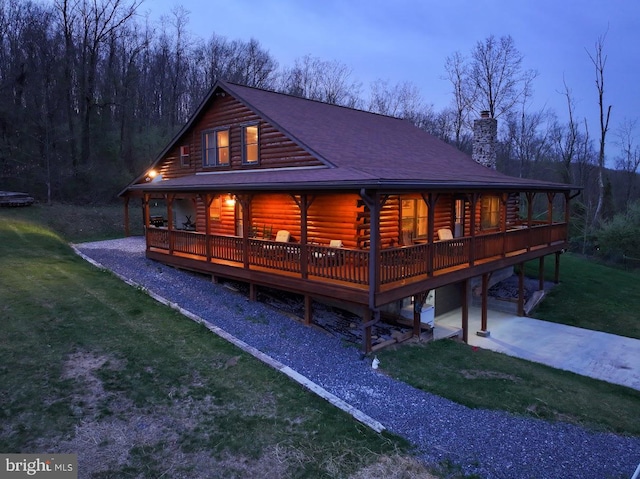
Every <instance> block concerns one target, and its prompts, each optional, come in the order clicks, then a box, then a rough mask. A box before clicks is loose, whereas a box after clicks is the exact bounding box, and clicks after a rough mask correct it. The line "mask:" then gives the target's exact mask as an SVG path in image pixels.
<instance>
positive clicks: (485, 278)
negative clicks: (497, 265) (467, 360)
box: [476, 273, 491, 338]
mask: <svg viewBox="0 0 640 479" xmlns="http://www.w3.org/2000/svg"><path fill="white" fill-rule="evenodd" d="M488 299H489V273H484V274H483V275H482V324H481V326H480V331H478V332H477V333H476V334H477V335H478V336H482V337H483V338H486V337H488V336H489V335H490V334H491V333H490V332H489V331H488V330H487V322H488V321H487V313H488V311H487V303H488V302H489V301H488Z"/></svg>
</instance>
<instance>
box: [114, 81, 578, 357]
mask: <svg viewBox="0 0 640 479" xmlns="http://www.w3.org/2000/svg"><path fill="white" fill-rule="evenodd" d="M496 125H497V123H496V120H495V119H493V118H489V117H488V115H487V114H486V113H484V112H483V115H482V117H481V118H480V119H478V120H476V121H475V127H474V135H475V137H474V153H473V155H472V156H469V155H467V154H465V153H463V152H461V151H459V150H457V149H456V148H454V147H453V146H451V145H448V144H447V143H445V142H443V141H441V140H439V139H437V138H436V137H434V136H432V135H430V134H428V133H426V132H424V131H422V130H420V129H419V128H417V127H415V126H414V125H412V124H411V123H410V122H408V121H406V120H402V119H398V118H394V117H389V116H384V115H379V114H374V113H370V112H365V111H361V110H356V109H351V108H346V107H342V106H336V105H330V104H326V103H322V102H318V101H313V100H307V99H303V98H299V97H295V96H291V95H286V94H282V93H276V92H272V91H267V90H262V89H257V88H251V87H246V86H241V85H237V84H232V83H229V82H225V81H218V82H217V83H216V84H215V85H214V86H213V87H212V89H211V90H210V92H209V93H208V94H207V96H206V98H205V99H204V100H203V102H202V103H201V104H200V106H199V107H198V109H197V110H196V112H195V113H194V114H193V116H192V117H191V118H190V120H189V121H188V122H187V123H186V124H185V126H184V127H183V128H182V130H181V131H180V132H179V133H178V134H177V135H176V136H175V137H174V138H173V139H172V140H171V141H170V143H169V144H168V145H167V146H166V148H165V149H164V150H163V151H162V152H161V153H160V154H159V155H158V157H157V159H156V160H155V161H154V162H153V164H152V165H151V166H150V168H149V169H148V170H146V171H145V172H143V173H142V174H141V175H140V176H139V177H137V178H136V179H134V180H133V181H132V182H131V183H130V184H129V185H128V186H127V187H126V188H125V189H124V190H123V191H122V192H121V193H120V196H121V197H122V198H123V199H124V203H125V209H124V211H125V230H126V231H127V234H128V229H129V201H130V199H133V198H137V199H138V200H140V201H141V204H142V208H143V212H144V214H143V218H144V231H145V237H146V255H147V257H148V258H151V259H153V260H156V261H159V262H162V263H165V264H168V265H172V266H174V267H177V268H182V269H187V270H193V271H197V272H201V273H204V274H208V275H211V277H212V279H213V280H214V281H217V280H218V279H220V278H228V279H232V280H235V281H241V282H245V283H247V284H248V285H249V295H250V298H251V299H252V300H255V299H256V297H257V290H258V288H261V287H270V288H274V287H275V288H277V289H279V290H283V291H287V292H293V293H296V294H299V295H301V296H302V297H303V298H304V305H305V314H304V321H305V323H307V324H310V323H312V322H313V309H312V306H313V301H327V302H331V304H334V305H335V304H338V305H341V306H343V307H344V308H345V309H349V310H351V311H355V312H357V313H358V315H359V316H360V317H361V318H362V322H361V325H360V327H361V328H362V330H363V334H362V337H363V349H364V351H365V352H370V351H372V350H375V349H376V348H379V347H383V346H385V345H386V344H388V341H387V342H385V343H384V344H373V343H372V339H371V330H372V327H373V326H374V325H376V324H377V323H378V322H380V321H385V320H389V319H390V318H393V317H395V319H396V320H398V321H404V324H406V325H407V326H408V327H409V328H408V332H406V333H405V334H404V335H401V336H398V337H396V338H394V341H402V340H405V339H408V338H409V337H413V336H420V335H421V334H422V333H423V332H428V331H429V330H430V329H431V328H432V327H433V323H432V322H430V321H429V320H427V321H425V320H424V309H426V308H427V307H429V308H431V310H432V312H433V314H435V315H436V316H437V315H438V314H441V313H443V312H446V311H447V310H450V309H452V308H461V309H460V311H461V329H462V337H463V339H464V340H465V341H466V340H467V338H468V333H469V332H468V329H469V328H468V310H469V298H470V288H471V286H470V285H471V284H472V281H474V280H477V279H478V278H480V280H479V281H478V284H480V285H481V286H479V287H478V288H479V289H480V291H481V297H482V330H481V331H480V332H478V334H483V333H484V334H488V329H487V290H488V287H489V284H490V280H491V277H492V275H493V274H494V273H496V272H498V271H502V270H504V269H505V268H513V267H514V266H515V265H522V264H523V263H524V262H526V261H531V260H534V259H538V260H539V265H540V281H541V282H542V275H543V269H544V258H545V257H546V256H549V255H555V260H556V261H555V268H556V269H555V276H556V280H557V277H558V274H559V260H558V258H559V254H560V253H561V252H562V251H563V250H564V249H565V248H566V246H567V235H568V222H569V203H570V199H571V198H572V192H573V190H575V189H576V188H575V187H573V186H571V185H566V184H558V183H552V182H546V181H537V180H531V179H523V178H514V177H509V176H506V175H504V174H502V173H500V172H498V171H496V169H495V137H496V129H497V126H496ZM541 205H542V206H541ZM540 211H542V215H540ZM520 270H521V271H522V268H521V269H520ZM522 284H523V276H522V273H520V292H519V297H518V313H519V314H521V315H522V314H523V287H522ZM433 292H436V293H438V294H436V295H435V298H436V299H435V301H433V296H434V295H433ZM430 293H432V294H430ZM427 301H431V304H427ZM407 305H408V307H409V308H410V310H411V314H410V315H409V316H408V318H407V317H406V316H405V319H404V320H403V319H402V318H401V314H400V313H401V312H402V308H403V306H404V307H405V308H406V307H407Z"/></svg>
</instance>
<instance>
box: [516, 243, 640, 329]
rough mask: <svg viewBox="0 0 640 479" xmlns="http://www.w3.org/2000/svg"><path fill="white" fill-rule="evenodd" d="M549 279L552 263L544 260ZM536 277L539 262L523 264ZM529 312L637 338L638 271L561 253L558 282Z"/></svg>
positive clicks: (639, 318)
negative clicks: (621, 268) (532, 310)
mask: <svg viewBox="0 0 640 479" xmlns="http://www.w3.org/2000/svg"><path fill="white" fill-rule="evenodd" d="M545 273H546V274H547V275H548V279H552V274H553V265H551V266H549V265H547V264H546V263H545ZM525 274H527V275H530V276H534V277H536V276H537V275H538V262H537V261H532V262H530V263H527V264H526V265H525ZM532 315H533V316H534V317H536V318H539V319H544V320H546V321H552V322H555V323H562V324H568V325H571V326H577V327H580V328H586V329H594V330H597V331H604V332H607V333H612V334H617V335H620V336H627V337H630V338H636V339H640V273H638V272H637V271H635V272H634V271H624V270H620V269H616V268H612V267H609V266H606V265H602V264H598V263H596V262H593V261H588V260H586V259H584V258H582V257H580V256H577V255H574V254H563V255H562V256H561V257H560V284H558V285H557V286H556V287H555V288H553V289H552V290H551V292H550V293H549V295H548V296H547V297H546V298H545V300H544V301H543V302H542V303H541V304H540V306H539V307H538V308H536V310H535V311H534V312H533V313H532Z"/></svg>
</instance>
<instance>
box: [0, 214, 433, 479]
mask: <svg viewBox="0 0 640 479" xmlns="http://www.w3.org/2000/svg"><path fill="white" fill-rule="evenodd" d="M38 208H47V207H38ZM38 208H37V209H34V210H31V209H20V210H2V211H0V270H1V271H2V274H1V275H0V321H1V323H2V330H3V334H2V335H1V336H0V357H2V362H1V363H0V371H1V374H0V406H1V407H0V450H2V451H5V452H43V451H46V452H52V453H54V452H78V453H79V457H80V472H81V474H80V477H92V478H96V479H99V478H101V479H106V478H116V477H117V478H123V477H144V478H158V477H171V478H180V477H185V478H193V477H220V478H236V477H237V478H246V477H260V478H286V477H309V478H317V477H332V478H333V477H352V478H359V477H401V476H400V475H399V474H403V473H407V472H411V471H414V472H415V475H414V476H402V477H430V476H428V475H427V472H426V470H425V469H424V467H423V466H421V465H420V464H419V463H417V461H415V460H414V459H413V458H412V457H411V456H410V455H409V454H408V453H407V447H408V445H407V444H406V442H404V441H403V440H401V439H399V438H397V437H394V436H390V435H387V434H382V435H380V434H376V433H374V432H373V431H371V430H370V429H368V428H366V427H365V426H363V425H361V424H360V423H358V422H356V421H354V420H353V419H352V418H351V417H350V416H348V415H346V414H345V413H343V412H341V411H339V410H337V409H335V408H333V407H332V406H330V405H329V404H328V403H327V402H325V401H323V400H322V399H320V398H318V397H316V396H315V395H313V394H311V393H309V392H307V391H306V390H304V389H303V388H301V387H300V386H299V385H298V384H296V383H294V382H292V381H290V380H288V379H287V378H286V377H284V376H282V375H280V374H279V373H277V372H275V371H274V370H272V369H270V368H268V367H266V366H264V365H263V364H262V363H260V362H258V361H257V360H255V359H254V358H253V357H251V356H249V355H247V354H245V353H243V352H242V351H240V350H238V349H237V348H235V347H234V346H232V345H230V344H228V343H227V342H225V341H223V340H221V339H219V338H218V337H217V336H214V335H213V334H211V333H210V332H209V331H208V330H207V329H206V328H205V327H204V326H202V325H198V324H195V323H193V322H192V321H190V320H188V319H186V318H184V317H182V316H180V315H179V314H178V313H176V312H174V311H172V310H171V309H169V308H166V307H164V306H161V305H159V304H158V303H156V302H155V301H153V300H152V299H151V298H150V297H149V296H147V295H146V294H145V293H143V292H142V291H138V290H136V289H134V288H131V287H130V286H127V285H126V284H124V283H122V282H121V281H120V280H118V279H117V278H116V277H114V276H113V275H111V274H109V273H107V272H103V271H99V270H97V269H95V268H93V267H91V266H90V265H88V264H87V263H86V262H84V261H83V260H81V259H80V258H78V257H76V256H75V255H74V254H73V252H72V251H71V249H70V248H69V247H68V245H67V244H66V243H65V242H64V241H63V240H61V238H60V237H59V236H57V235H56V234H55V233H53V232H52V231H51V230H49V229H47V228H44V227H42V226H39V225H37V224H35V223H32V222H25V221H20V220H17V219H15V218H16V217H17V216H20V215H26V216H31V215H36V216H38V215H40V214H41V212H42V211H45V210H44V209H41V210H40V209H38ZM47 211H51V212H53V211H55V210H47ZM51 221H54V218H51V217H48V220H47V221H45V223H50V222H51ZM61 221H62V220H61ZM412 473H413V472H412ZM396 474H398V475H396Z"/></svg>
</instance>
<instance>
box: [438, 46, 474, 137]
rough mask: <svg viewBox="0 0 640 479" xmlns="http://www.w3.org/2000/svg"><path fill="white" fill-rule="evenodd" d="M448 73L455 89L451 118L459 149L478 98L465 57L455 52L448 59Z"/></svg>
mask: <svg viewBox="0 0 640 479" xmlns="http://www.w3.org/2000/svg"><path fill="white" fill-rule="evenodd" d="M444 68H445V70H446V71H447V76H446V77H445V78H446V79H447V80H449V82H450V83H451V86H452V87H453V101H452V104H453V106H452V107H451V110H450V114H449V116H450V117H451V120H452V121H451V123H452V127H453V131H454V143H455V145H456V146H457V147H458V148H461V147H462V142H463V132H464V130H465V128H469V127H470V121H469V114H470V113H471V108H472V105H473V104H474V102H475V101H476V97H477V90H476V84H475V82H470V81H468V80H469V65H468V63H467V62H466V59H465V58H464V56H463V55H462V54H461V53H459V52H455V53H454V54H453V55H451V56H450V57H447V59H446V60H445V65H444Z"/></svg>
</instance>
